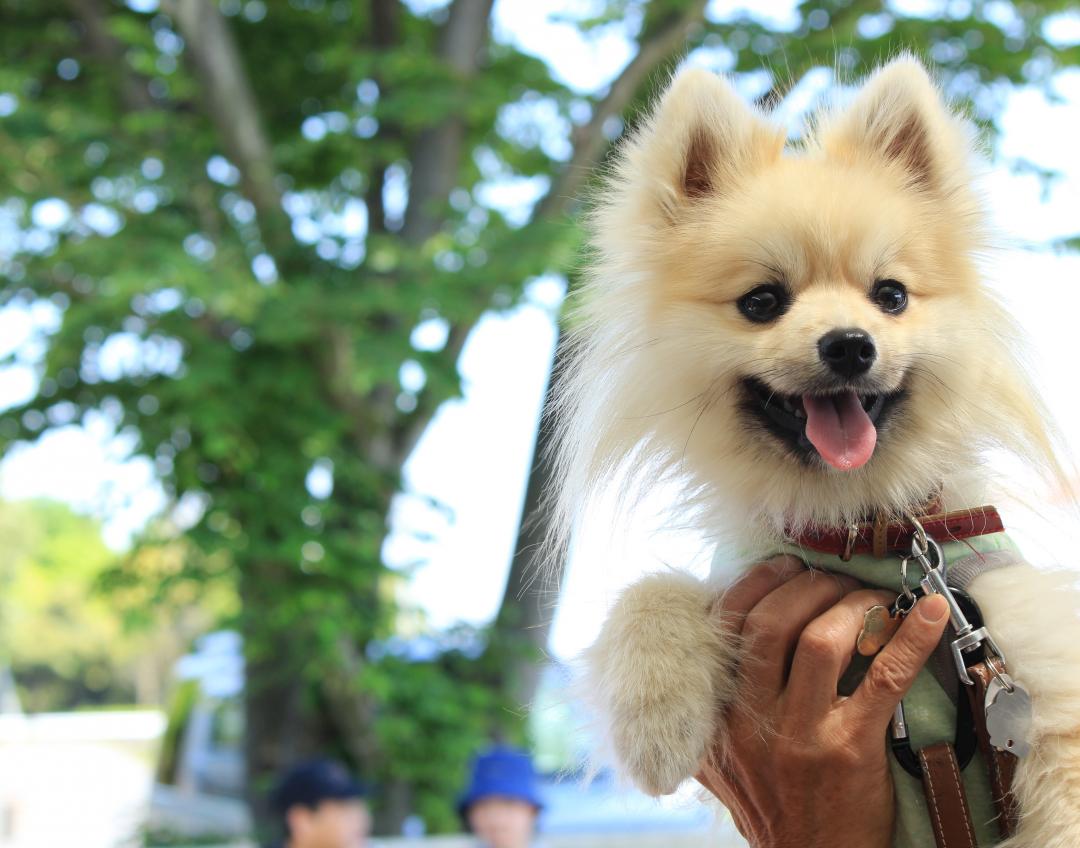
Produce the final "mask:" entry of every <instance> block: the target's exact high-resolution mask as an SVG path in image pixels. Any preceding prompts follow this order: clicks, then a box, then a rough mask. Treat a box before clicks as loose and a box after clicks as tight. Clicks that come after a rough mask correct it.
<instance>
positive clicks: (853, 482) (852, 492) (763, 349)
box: [563, 60, 1042, 523]
mask: <svg viewBox="0 0 1080 848" xmlns="http://www.w3.org/2000/svg"><path fill="white" fill-rule="evenodd" d="M968 146H969V141H968V138H967V135H966V133H965V131H964V128H963V125H962V124H961V122H960V121H959V120H958V119H956V118H955V117H954V116H953V115H952V114H951V113H950V112H949V111H948V110H947V109H946V107H945V106H944V105H943V104H942V102H941V101H940V99H939V96H938V94H937V92H936V90H935V89H934V87H933V85H932V84H931V82H930V81H929V79H928V77H927V76H926V73H925V71H924V70H923V69H922V67H921V66H919V65H918V64H917V63H915V62H913V61H911V60H900V61H898V62H895V63H893V64H891V65H889V66H887V67H886V68H885V69H883V70H882V71H881V72H879V73H878V74H877V75H876V76H875V77H874V78H873V79H872V80H871V81H870V82H869V83H868V84H867V85H866V86H865V87H864V89H863V90H862V91H860V92H859V94H858V96H857V97H856V98H855V100H854V102H853V103H852V105H851V106H850V107H849V108H848V109H847V110H845V111H843V112H839V113H833V114H831V115H829V116H827V117H826V118H824V119H822V120H821V121H819V123H818V125H817V126H816V127H815V129H814V131H813V132H812V133H811V135H810V137H809V138H808V139H806V140H805V142H804V144H803V145H802V146H801V147H800V149H799V150H797V151H789V150H786V149H785V139H784V135H783V133H782V132H781V131H780V130H779V129H777V128H775V127H773V126H771V125H770V124H769V123H767V121H766V120H765V119H763V118H762V117H760V116H758V115H756V114H754V113H753V112H751V111H750V110H749V109H748V108H747V107H746V106H745V105H744V104H743V103H742V102H741V101H740V100H739V99H738V98H737V96H736V95H735V94H734V93H733V91H732V90H731V89H730V88H729V87H728V86H727V84H726V83H724V82H723V81H721V80H720V79H718V78H716V77H714V76H712V75H709V74H706V73H703V72H700V71H690V72H687V73H684V74H682V75H681V76H680V77H678V78H677V79H676V80H675V82H674V83H673V85H672V87H671V88H670V89H669V91H668V93H667V94H666V95H665V97H664V98H663V100H662V101H661V103H660V105H659V107H658V108H657V110H656V112H655V113H654V115H653V116H652V118H651V120H650V122H649V123H648V124H647V125H646V126H645V127H644V129H643V130H642V131H641V132H640V133H639V134H638V135H637V136H636V138H635V139H634V140H633V141H632V142H631V143H630V144H629V145H628V146H627V147H626V148H625V149H624V151H623V155H622V159H621V162H620V168H619V171H618V172H617V176H616V178H615V179H614V180H613V182H612V184H611V186H610V194H609V195H608V196H606V197H603V198H602V199H601V203H600V205H599V207H598V210H597V213H596V216H595V219H594V240H593V241H594V245H595V247H596V249H597V266H596V269H595V272H594V277H593V279H592V280H591V282H590V284H589V286H588V287H587V290H586V292H585V295H584V297H585V305H584V308H583V310H582V314H583V321H582V323H581V327H582V329H581V330H580V331H579V336H578V339H577V343H578V349H577V354H576V358H575V360H574V362H573V367H572V369H571V371H570V378H569V388H568V389H566V391H565V394H564V407H565V408H568V409H573V410H574V413H575V415H576V416H577V421H576V422H575V423H574V424H572V425H571V427H570V429H571V430H572V429H573V427H580V428H582V429H581V430H579V432H577V433H576V434H574V433H573V432H571V433H570V436H569V438H567V439H566V441H565V443H564V451H563V460H564V472H565V473H567V474H569V475H571V476H573V474H574V473H575V471H574V469H571V468H570V466H571V465H583V466H584V467H585V468H586V471H585V472H583V473H584V477H582V479H585V477H587V476H588V475H589V474H602V473H603V471H604V469H606V468H611V467H613V465H614V464H615V463H617V461H618V460H619V457H618V454H619V453H620V452H623V453H624V455H628V454H630V453H634V454H635V455H636V456H639V457H642V458H644V459H645V460H647V462H645V463H641V465H640V467H641V468H645V467H646V466H648V465H649V464H650V462H651V463H652V465H653V466H654V467H655V468H658V469H659V473H670V474H686V475H689V477H690V478H691V485H690V487H689V488H690V489H691V490H692V491H694V492H695V493H696V494H698V495H701V494H705V496H706V497H708V493H709V492H710V491H723V492H724V493H725V494H726V496H727V500H728V502H730V499H731V497H732V495H733V494H734V496H735V497H736V498H742V499H743V500H744V501H746V500H749V499H756V501H755V503H756V504H757V506H755V507H754V509H758V510H760V511H762V512H765V513H769V514H771V515H772V516H774V517H778V518H780V519H782V520H783V521H784V522H785V523H790V522H791V521H793V520H794V521H796V522H798V521H820V520H827V521H833V520H847V519H850V518H851V517H852V516H854V515H857V514H862V513H865V512H866V511H868V510H872V509H879V508H884V509H893V510H900V509H903V508H904V507H905V506H906V505H908V504H911V503H915V502H918V501H919V500H920V499H922V498H924V497H925V496H926V495H927V494H928V493H929V492H930V491H931V489H933V488H934V486H936V485H937V484H939V483H940V482H941V481H942V479H943V478H945V477H947V476H949V475H950V473H952V472H953V471H954V470H956V469H957V467H958V466H959V465H962V464H963V463H965V462H967V463H970V462H972V461H974V459H973V457H974V455H975V453H974V448H976V447H979V446H982V445H984V444H985V442H987V441H989V440H994V439H1001V438H1002V436H1001V434H1002V433H1004V432H1005V431H1007V430H1008V429H1009V428H1010V427H1013V428H1014V429H1015V428H1016V426H1017V422H1018V421H1019V425H1020V427H1021V429H1023V428H1029V429H1032V430H1034V431H1038V433H1039V434H1041V432H1042V431H1041V425H1040V424H1039V423H1038V422H1037V421H1033V420H1032V418H1033V416H1034V414H1035V411H1036V410H1035V407H1033V406H1031V404H1030V402H1028V404H1027V407H1026V411H1025V410H1018V409H1017V408H1016V407H1018V406H1023V405H1024V404H1025V398H1024V395H1025V393H1026V387H1025V385H1024V381H1023V379H1022V378H1021V377H1020V375H1019V373H1018V372H1017V370H1016V369H1015V368H1014V367H1013V366H1012V363H1011V360H1010V358H1009V355H1008V353H1007V352H1005V351H1003V346H1002V344H1001V338H1000V335H1001V330H1002V327H1003V326H1004V322H1005V316H1003V315H1002V314H1001V312H1000V310H999V309H998V307H997V306H996V305H995V303H994V301H993V300H992V298H991V297H990V295H989V294H988V293H987V292H986V291H985V290H984V289H983V288H982V286H981V285H980V282H979V277H978V274H977V271H976V268H975V265H974V260H973V255H974V253H975V252H976V251H977V250H978V249H979V248H980V246H981V244H980V241H981V238H982V235H981V216H980V214H979V208H978V203H977V202H976V200H975V197H974V194H973V191H972V189H971V187H970V185H969V177H968V175H967V174H968V171H967V160H968V158H969V152H970V151H969V149H968ZM1010 407H1011V408H1010ZM1029 413H1030V414H1029ZM1010 422H1011V423H1010ZM585 430H588V431H590V432H592V433H595V434H598V435H592V436H587V435H586V434H585ZM1039 437H1040V436H1037V437H1036V438H1039ZM1006 440H1007V439H1006ZM590 441H591V447H588V446H587V445H588V444H589V443H590ZM567 445H569V446H570V448H571V449H572V450H566V449H565V448H566V446H567ZM582 448H584V450H582ZM575 452H576V453H575ZM650 473H655V472H650ZM751 511H753V510H751Z"/></svg>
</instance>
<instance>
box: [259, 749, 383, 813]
mask: <svg viewBox="0 0 1080 848" xmlns="http://www.w3.org/2000/svg"><path fill="white" fill-rule="evenodd" d="M366 795H367V792H366V791H365V790H364V787H363V785H362V784H361V783H359V782H358V781H357V780H355V779H354V778H353V777H352V775H350V774H349V772H348V771H347V770H346V768H345V766H343V765H342V764H341V763H338V762H335V761H333V760H324V759H315V760H305V761H304V762H301V763H297V764H296V765H294V766H292V767H291V768H290V769H289V770H288V771H286V772H285V774H284V775H282V777H281V779H280V780H279V781H278V784H277V786H275V787H274V791H273V793H272V794H271V796H270V802H271V804H273V806H274V808H275V809H276V810H278V811H279V812H280V813H282V814H283V815H284V814H285V812H287V811H288V810H290V809H291V808H293V807H296V806H304V807H312V808H315V807H317V806H319V804H320V803H322V802H323V801H345V800H349V799H351V798H363V797H365V796H366Z"/></svg>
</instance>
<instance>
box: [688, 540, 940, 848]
mask: <svg viewBox="0 0 1080 848" xmlns="http://www.w3.org/2000/svg"><path fill="white" fill-rule="evenodd" d="M858 585H859V584H858V583H857V582H856V581H855V580H854V579H852V578H849V577H838V576H836V575H831V574H828V573H826V572H821V571H810V570H808V569H807V568H806V567H805V566H804V565H803V564H802V563H801V562H799V561H798V560H797V559H795V558H794V557H777V558H776V559H773V560H770V561H769V562H766V563H763V564H761V565H759V566H757V567H755V568H754V569H753V570H751V571H750V572H749V573H748V574H747V575H746V576H745V577H743V578H742V579H741V580H739V581H738V582H737V583H735V584H734V585H733V586H732V587H731V588H730V589H729V590H728V591H727V592H725V593H724V595H723V596H722V597H721V598H720V599H719V600H718V602H717V604H716V607H715V614H716V616H717V625H718V626H723V627H726V628H728V629H729V630H730V631H731V632H733V633H738V634H741V638H742V639H743V641H744V657H745V659H744V661H743V663H742V667H741V669H740V681H739V697H738V701H737V705H736V707H734V708H732V709H731V710H729V712H728V714H727V715H726V716H724V721H722V722H720V723H719V726H720V728H721V731H720V733H718V737H717V738H716V739H715V740H714V745H713V748H712V752H711V756H709V757H708V758H707V762H706V763H704V764H703V765H702V768H701V771H700V772H699V773H698V774H697V776H696V777H697V780H698V782H699V783H701V784H702V785H703V786H704V787H705V788H706V789H708V790H709V791H710V792H711V793H712V794H713V795H715V796H716V797H717V798H719V799H720V801H721V802H722V803H723V804H724V805H725V806H726V807H727V808H728V809H729V810H730V811H731V815H732V818H733V819H734V821H735V825H736V827H738V829H739V832H740V833H741V834H742V835H743V836H744V837H745V838H746V840H747V841H748V842H749V843H750V845H751V846H752V848H789V846H799V848H825V846H828V847H829V848H833V846H845V848H847V846H851V848H856V846H857V848H888V846H890V845H891V843H892V830H893V819H894V815H895V811H894V803H893V788H892V778H891V776H890V774H889V767H888V759H887V751H886V746H885V732H886V729H887V728H888V725H889V721H890V720H891V719H892V715H893V711H894V710H895V709H896V705H897V704H898V703H899V702H900V700H901V699H902V698H903V696H904V695H905V694H906V693H907V691H908V689H909V688H910V687H911V685H912V683H913V682H914V681H915V677H916V675H917V674H918V672H919V669H921V668H922V667H923V665H924V664H925V663H926V661H927V659H928V658H929V657H930V655H931V654H932V653H933V651H934V648H935V646H936V645H937V644H938V641H939V640H940V638H941V634H942V632H943V631H944V629H945V624H946V622H947V621H948V606H947V604H946V602H945V599H944V598H942V597H940V596H938V595H928V596H926V597H924V598H922V599H921V600H920V601H919V602H918V603H917V604H916V605H915V609H914V610H913V611H912V613H911V614H910V615H909V616H908V617H907V619H906V620H905V621H904V623H903V624H902V625H901V627H900V629H899V630H898V631H897V632H896V634H895V635H894V636H893V638H892V640H891V641H890V642H889V644H888V645H886V647H885V648H884V649H883V650H882V651H881V653H879V654H878V655H877V656H876V657H875V658H874V660H873V663H872V664H871V665H870V668H869V670H868V672H867V674H866V677H865V678H864V679H863V681H862V683H860V684H859V686H858V688H857V689H856V690H855V692H854V693H853V694H852V695H851V696H850V697H842V696H840V695H838V694H837V683H838V681H839V679H840V677H841V675H842V674H843V673H844V671H845V669H846V668H847V667H848V665H849V663H850V662H851V659H852V656H853V653H854V646H855V641H856V639H857V638H858V635H859V632H860V630H861V629H862V624H863V616H864V614H865V613H866V611H867V610H868V609H869V608H870V607H872V606H873V605H875V604H885V605H888V604H891V603H892V602H893V601H894V600H895V595H890V594H889V593H887V592H881V591H873V590H867V589H859V588H858Z"/></svg>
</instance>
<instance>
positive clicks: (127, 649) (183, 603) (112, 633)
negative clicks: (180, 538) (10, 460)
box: [0, 501, 235, 712]
mask: <svg viewBox="0 0 1080 848" xmlns="http://www.w3.org/2000/svg"><path fill="white" fill-rule="evenodd" d="M0 539H3V540H4V557H3V560H2V563H0V652H2V653H0V660H2V661H4V662H7V663H9V664H10V666H11V669H12V671H13V673H14V676H15V680H16V682H17V684H18V691H19V696H20V700H21V702H22V706H23V708H24V709H26V710H29V711H33V712H38V711H57V710H70V709H75V708H77V707H85V706H90V705H102V704H118V703H120V704H133V703H144V704H145V703H149V704H156V703H159V702H160V700H161V698H162V696H163V693H164V690H165V687H166V684H167V682H168V680H169V678H170V677H171V672H172V664H173V663H174V662H175V660H176V659H177V657H179V656H180V655H181V654H182V653H183V652H184V651H185V650H186V649H187V646H188V643H189V641H190V640H191V638H192V637H194V636H196V635H198V634H199V633H202V632H205V630H206V629H207V628H208V627H210V626H212V625H213V624H214V623H215V621H216V620H219V619H221V618H223V617H224V616H226V615H228V614H230V612H231V610H232V609H233V608H234V607H235V594H234V593H233V592H232V591H231V589H230V587H229V586H228V585H227V584H223V585H219V586H213V587H210V588H209V590H208V591H207V592H206V593H205V594H203V595H202V597H203V603H202V604H200V605H198V606H194V605H192V604H191V603H190V600H189V597H190V596H189V595H188V594H187V593H184V592H172V593H168V594H166V593H162V594H160V595H159V597H160V602H159V603H156V604H148V603H147V602H146V601H147V591H146V588H145V585H142V584H141V585H140V586H139V588H138V589H137V590H135V591H133V592H116V591H110V589H109V588H108V585H109V584H110V583H111V582H112V575H113V574H114V573H115V570H116V569H117V568H118V567H119V563H118V561H119V559H120V558H119V557H118V556H117V554H115V553H113V552H112V551H110V550H109V549H108V548H107V547H105V544H104V543H103V542H102V539H101V528H100V525H99V524H98V522H96V521H95V520H93V519H90V518H86V517H84V516H81V515H76V514H75V513H74V512H72V511H71V509H70V508H69V507H67V506H65V505H63V504H59V503H51V502H48V501H23V502H13V503H0ZM178 547H179V543H175V544H174V545H173V546H172V548H159V549H146V550H141V551H139V552H138V553H137V554H136V555H135V556H134V557H133V559H136V560H138V562H139V563H140V568H142V569H144V570H146V571H147V572H148V573H151V574H153V575H155V577H156V576H159V575H168V574H170V573H171V572H173V571H175V570H176V568H177V565H178V563H179V561H180V560H181V556H180V553H179V551H178V550H177V548H178ZM155 583H159V584H160V583H167V581H157V580H155ZM146 585H150V584H146Z"/></svg>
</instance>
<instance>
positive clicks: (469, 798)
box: [458, 746, 544, 818]
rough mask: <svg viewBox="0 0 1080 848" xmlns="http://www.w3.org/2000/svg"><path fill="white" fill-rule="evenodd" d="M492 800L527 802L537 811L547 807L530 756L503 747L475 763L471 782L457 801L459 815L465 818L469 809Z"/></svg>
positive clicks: (493, 749)
mask: <svg viewBox="0 0 1080 848" xmlns="http://www.w3.org/2000/svg"><path fill="white" fill-rule="evenodd" d="M492 797H499V798H513V799H515V800H517V801H524V802H525V803H527V804H532V805H533V806H534V807H536V809H537V811H539V810H542V809H543V808H544V802H543V801H542V800H541V798H540V788H539V786H538V785H537V780H536V772H535V770H534V769H533V763H532V758H531V757H529V755H528V754H526V753H525V752H524V751H518V750H515V749H514V748H505V747H501V746H500V747H495V748H492V749H491V750H490V751H486V752H485V753H483V754H480V755H478V756H477V757H476V758H475V759H474V760H473V764H472V779H471V780H470V782H469V788H468V789H467V790H466V791H465V794H464V795H462V796H461V800H460V801H458V812H459V813H460V814H461V816H462V817H463V818H464V816H465V814H466V813H467V811H468V809H469V807H471V806H472V805H473V804H475V803H476V802H477V801H482V800H483V799H484V798H492Z"/></svg>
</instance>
